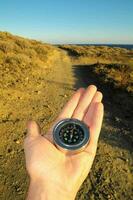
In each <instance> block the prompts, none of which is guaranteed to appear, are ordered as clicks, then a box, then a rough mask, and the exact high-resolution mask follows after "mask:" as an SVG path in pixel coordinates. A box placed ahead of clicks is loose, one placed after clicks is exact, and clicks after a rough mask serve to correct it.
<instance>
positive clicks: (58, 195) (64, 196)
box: [26, 179, 76, 200]
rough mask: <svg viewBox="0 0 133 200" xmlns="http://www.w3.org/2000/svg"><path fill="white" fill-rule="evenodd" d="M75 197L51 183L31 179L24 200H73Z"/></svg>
mask: <svg viewBox="0 0 133 200" xmlns="http://www.w3.org/2000/svg"><path fill="white" fill-rule="evenodd" d="M75 196H76V195H73V194H72V193H69V192H66V191H63V190H62V189H61V188H59V187H58V186H57V185H53V184H52V183H50V185H49V184H48V183H45V182H44V181H42V180H34V179H31V180H30V185H29V190H28V195H27V199H26V200H56V199H57V200H68V199H69V200H74V199H75Z"/></svg>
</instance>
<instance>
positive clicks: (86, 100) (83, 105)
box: [72, 85, 97, 120]
mask: <svg viewBox="0 0 133 200" xmlns="http://www.w3.org/2000/svg"><path fill="white" fill-rule="evenodd" d="M96 90H97V88H96V86H95V85H90V86H89V87H88V88H87V89H86V91H85V93H84V94H83V96H82V97H81V99H80V101H79V103H78V105H77V107H76V109H75V110H74V113H73V115H72V118H77V119H79V120H82V119H83V117H84V115H85V113H86V111H87V109H88V106H89V105H90V103H91V101H92V99H93V97H94V95H95V93H96Z"/></svg>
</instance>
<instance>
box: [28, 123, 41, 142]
mask: <svg viewBox="0 0 133 200" xmlns="http://www.w3.org/2000/svg"><path fill="white" fill-rule="evenodd" d="M39 135H40V127H39V125H38V124H37V123H36V122H35V121H31V120H30V121H28V122H27V137H28V138H34V139H35V138H37V137H38V136H39Z"/></svg>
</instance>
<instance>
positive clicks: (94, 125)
mask: <svg viewBox="0 0 133 200" xmlns="http://www.w3.org/2000/svg"><path fill="white" fill-rule="evenodd" d="M103 113H104V107H103V104H102V103H95V108H94V111H93V116H92V119H91V122H90V123H91V124H90V142H89V145H88V146H87V148H86V149H85V152H88V153H90V154H92V155H93V156H95V153H96V149H97V142H98V138H99V134H100V130H101V126H102V121H103Z"/></svg>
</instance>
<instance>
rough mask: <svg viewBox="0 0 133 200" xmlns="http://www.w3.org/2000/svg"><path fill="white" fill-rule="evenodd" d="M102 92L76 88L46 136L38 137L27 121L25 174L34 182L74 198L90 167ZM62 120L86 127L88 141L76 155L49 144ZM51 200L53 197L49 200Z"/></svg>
mask: <svg viewBox="0 0 133 200" xmlns="http://www.w3.org/2000/svg"><path fill="white" fill-rule="evenodd" d="M101 100H102V93H101V92H99V91H97V88H96V86H94V85H90V86H89V87H88V88H87V89H84V88H80V89H78V90H77V91H76V92H75V93H74V95H73V96H72V97H71V99H70V100H69V101H68V102H67V104H66V105H65V106H64V108H63V110H62V111H61V113H60V114H59V116H58V118H57V119H56V120H55V122H54V123H53V125H52V127H51V128H50V130H49V131H48V133H46V134H44V135H43V136H42V134H41V130H40V128H39V126H38V125H37V123H36V122H34V121H29V122H28V125H27V128H28V134H27V137H26V138H25V142H24V149H25V155H26V167H27V171H28V173H29V175H30V177H31V179H34V180H43V182H44V183H46V184H47V187H48V188H51V191H52V188H54V189H56V191H57V192H58V191H59V192H60V191H62V193H64V194H67V196H69V197H70V198H68V199H74V198H75V195H76V193H77V191H78V190H79V187H80V186H81V184H82V183H83V181H84V180H85V178H86V177H87V175H88V173H89V170H90V168H91V166H92V163H93V160H94V157H95V154H96V149H97V142H98V137H99V133H100V130H101V124H102V120H103V104H102V103H101ZM65 118H76V119H79V120H82V121H84V122H85V123H86V124H87V126H88V127H89V128H90V142H89V144H88V146H87V147H86V149H85V150H84V151H82V152H81V153H78V154H70V153H63V152H61V151H60V150H58V149H57V148H56V147H55V145H54V144H53V137H52V132H53V127H54V125H55V124H56V123H57V122H58V121H60V120H61V119H65ZM53 199H54V198H53Z"/></svg>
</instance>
